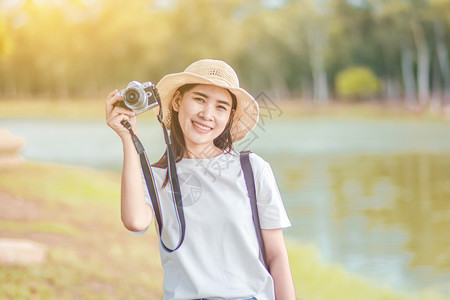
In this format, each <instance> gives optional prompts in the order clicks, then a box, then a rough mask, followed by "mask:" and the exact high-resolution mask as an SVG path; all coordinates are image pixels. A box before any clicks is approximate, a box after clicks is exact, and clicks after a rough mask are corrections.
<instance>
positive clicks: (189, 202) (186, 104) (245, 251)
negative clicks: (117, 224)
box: [106, 59, 295, 300]
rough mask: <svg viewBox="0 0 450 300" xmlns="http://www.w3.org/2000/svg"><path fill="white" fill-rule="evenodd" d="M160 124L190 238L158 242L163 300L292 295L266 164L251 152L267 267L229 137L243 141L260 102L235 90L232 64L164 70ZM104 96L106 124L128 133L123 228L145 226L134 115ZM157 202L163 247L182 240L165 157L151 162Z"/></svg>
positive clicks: (280, 210)
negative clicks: (168, 145)
mask: <svg viewBox="0 0 450 300" xmlns="http://www.w3.org/2000/svg"><path fill="white" fill-rule="evenodd" d="M157 88H158V91H159V94H160V96H161V102H162V103H161V109H162V110H163V112H164V114H163V115H164V123H165V124H166V126H167V128H169V129H170V137H171V140H172V145H173V150H174V156H175V159H176V161H177V164H176V167H177V170H178V177H179V179H180V186H181V194H182V196H183V206H184V215H185V219H186V235H185V239H184V242H183V244H182V245H181V247H180V248H179V249H178V250H176V251H174V252H167V251H165V249H164V248H163V247H160V255H161V262H162V266H163V268H164V293H165V296H164V299H278V300H280V299H289V300H290V299H295V292H294V288H293V283H292V277H291V272H290V268H289V261H288V256H287V251H286V247H285V243H284V238H283V232H282V228H285V227H288V226H290V222H289V219H288V216H287V214H286V211H285V209H284V206H283V202H282V199H281V196H280V193H279V190H278V187H277V184H276V181H275V178H274V175H273V172H272V170H271V168H270V165H269V164H268V163H267V162H266V161H264V160H263V159H262V158H261V157H259V156H257V155H256V154H254V153H251V154H250V162H251V165H252V169H253V173H254V181H255V190H256V198H257V204H258V205H257V207H258V212H259V217H260V220H261V232H262V238H263V242H264V247H265V252H266V258H267V264H268V269H266V268H265V266H264V264H263V263H262V262H261V260H260V258H259V245H258V239H257V236H256V233H255V227H254V224H253V222H252V211H251V207H250V201H249V194H248V191H247V187H246V184H245V181H244V176H243V172H242V168H241V164H240V160H239V153H236V152H235V151H233V143H234V142H236V141H239V140H242V139H243V138H245V136H246V135H247V134H248V133H249V132H250V131H251V130H252V129H253V128H254V127H255V125H256V123H257V120H258V104H257V102H256V101H255V100H254V98H253V97H252V96H251V95H250V94H249V93H247V92H246V91H245V90H244V89H242V88H240V87H239V80H238V77H237V75H236V73H235V71H234V70H233V68H231V67H230V66H229V65H228V64H226V63H225V62H223V61H219V60H211V59H204V60H200V61H197V62H194V63H193V64H191V65H190V66H189V67H187V68H186V70H185V71H184V72H181V73H175V74H169V75H166V76H165V77H164V78H162V79H161V81H160V82H159V83H158V84H157ZM121 100H122V98H121V96H119V95H118V94H117V90H115V91H113V92H111V93H110V94H109V95H108V98H107V100H106V119H107V124H108V125H109V126H110V127H111V128H113V129H114V130H115V131H116V132H117V134H118V135H119V136H120V138H121V139H122V143H123V151H124V163H123V170H122V194H121V214H122V221H123V223H124V225H125V227H126V228H127V229H129V230H130V231H133V232H139V233H143V232H145V231H146V230H147V228H148V227H149V225H150V223H151V221H152V219H153V207H152V204H151V201H150V196H149V195H148V192H147V190H146V186H145V182H144V181H143V179H142V172H141V166H140V163H139V157H138V154H137V152H136V149H135V148H134V145H133V141H132V138H131V135H130V133H129V131H128V130H126V129H125V128H124V127H123V126H122V124H121V121H124V120H126V121H129V123H131V125H132V127H133V130H134V131H135V132H136V116H135V114H134V112H132V111H130V110H127V109H125V108H123V107H119V106H115V105H114V104H115V103H117V102H118V101H121ZM153 167H154V168H153V173H154V177H155V181H156V185H157V188H158V193H159V195H160V199H161V212H162V215H163V219H164V227H163V229H162V233H161V239H162V240H163V241H164V243H165V245H168V246H172V245H176V244H177V242H178V237H179V234H180V229H179V224H178V220H177V218H176V216H175V213H174V209H173V204H172V199H171V193H170V186H169V185H168V184H167V183H168V181H169V180H168V170H167V160H166V154H164V155H163V157H161V159H160V160H159V161H158V162H156V163H155V164H154V165H153Z"/></svg>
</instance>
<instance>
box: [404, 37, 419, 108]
mask: <svg viewBox="0 0 450 300" xmlns="http://www.w3.org/2000/svg"><path fill="white" fill-rule="evenodd" d="M402 79H403V87H404V89H405V103H406V106H408V107H413V106H415V105H416V80H415V77H414V66H413V53H412V50H411V48H409V47H406V46H404V47H403V48H402Z"/></svg>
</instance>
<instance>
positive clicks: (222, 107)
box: [217, 105, 227, 111]
mask: <svg viewBox="0 0 450 300" xmlns="http://www.w3.org/2000/svg"><path fill="white" fill-rule="evenodd" d="M217 109H218V110H221V111H227V108H226V107H225V106H223V105H219V106H217Z"/></svg>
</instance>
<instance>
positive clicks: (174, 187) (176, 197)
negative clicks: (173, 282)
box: [121, 107, 186, 253]
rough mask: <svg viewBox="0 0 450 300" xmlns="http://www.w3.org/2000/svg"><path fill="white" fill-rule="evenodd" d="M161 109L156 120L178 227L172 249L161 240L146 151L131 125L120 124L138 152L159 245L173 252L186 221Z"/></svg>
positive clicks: (156, 197)
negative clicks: (164, 149) (150, 201)
mask: <svg viewBox="0 0 450 300" xmlns="http://www.w3.org/2000/svg"><path fill="white" fill-rule="evenodd" d="M162 120H163V118H162V109H161V107H160V110H159V114H158V121H159V122H160V123H161V126H162V128H163V132H164V140H165V142H166V145H167V150H166V151H167V152H166V156H167V172H169V183H170V187H171V191H172V193H171V194H172V201H173V203H174V207H175V212H176V215H177V221H178V228H179V229H180V232H181V233H180V239H179V241H178V245H177V246H176V247H175V248H174V249H170V248H168V247H167V246H166V245H165V244H164V242H163V240H162V230H163V218H162V213H161V205H160V202H159V196H158V191H157V189H156V186H155V179H154V177H153V172H152V168H151V166H150V163H149V161H148V157H147V153H146V152H145V149H144V146H143V145H142V143H141V141H140V140H139V138H138V137H137V136H136V135H135V134H134V132H133V129H132V128H131V125H130V123H129V122H127V121H122V122H121V123H122V125H123V126H125V128H127V129H128V131H129V132H130V134H131V137H132V139H133V143H134V146H135V148H136V151H137V152H138V154H139V160H140V162H141V167H142V171H143V173H144V178H145V182H146V183H147V190H148V192H149V194H150V199H151V200H152V205H153V211H154V213H155V217H156V221H157V222H158V231H159V237H160V241H161V245H162V247H163V248H164V250H166V251H167V252H169V253H170V252H173V251H175V250H177V249H178V248H180V246H181V244H182V243H183V241H184V236H185V233H186V221H185V219H184V210H183V201H182V197H181V191H180V183H179V181H178V175H177V167H176V162H175V156H174V154H173V149H172V141H171V140H170V136H169V134H168V131H167V127H166V125H165V124H164V122H163V121H162Z"/></svg>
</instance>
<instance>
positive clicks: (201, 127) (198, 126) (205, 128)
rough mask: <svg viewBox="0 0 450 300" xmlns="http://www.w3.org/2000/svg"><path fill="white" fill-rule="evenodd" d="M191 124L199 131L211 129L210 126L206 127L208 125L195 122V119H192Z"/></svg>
mask: <svg viewBox="0 0 450 300" xmlns="http://www.w3.org/2000/svg"><path fill="white" fill-rule="evenodd" d="M192 124H193V125H194V127H197V128H198V129H200V130H201V131H210V130H212V128H211V127H208V126H206V125H203V124H200V123H197V122H195V121H192Z"/></svg>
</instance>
